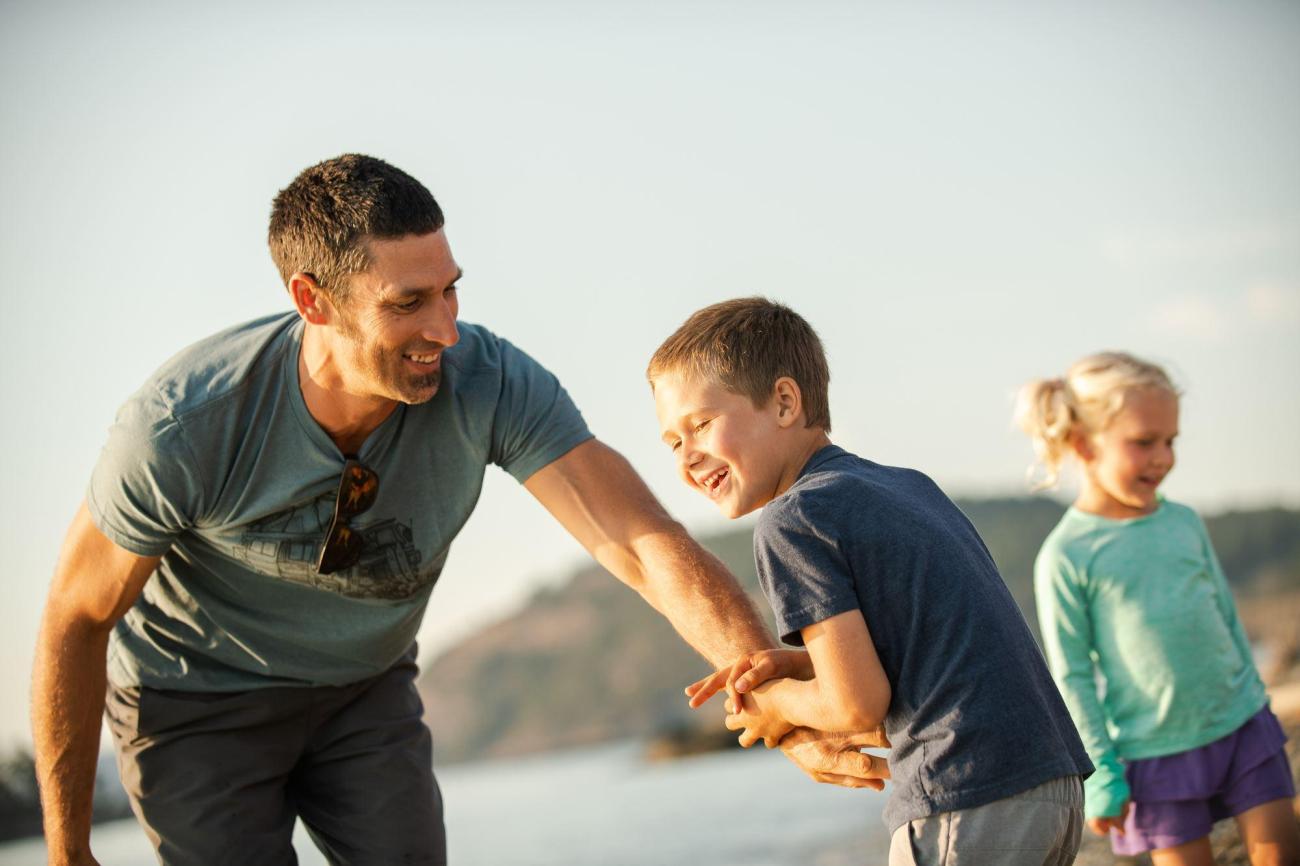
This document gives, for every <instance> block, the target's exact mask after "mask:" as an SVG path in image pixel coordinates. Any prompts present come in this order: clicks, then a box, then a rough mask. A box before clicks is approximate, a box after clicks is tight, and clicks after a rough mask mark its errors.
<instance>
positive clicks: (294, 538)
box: [231, 493, 436, 600]
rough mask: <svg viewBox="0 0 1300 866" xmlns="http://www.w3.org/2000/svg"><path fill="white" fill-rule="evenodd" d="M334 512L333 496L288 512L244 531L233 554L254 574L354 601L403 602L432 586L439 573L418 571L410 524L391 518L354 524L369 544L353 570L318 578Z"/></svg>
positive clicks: (357, 531)
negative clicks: (313, 588) (361, 599)
mask: <svg viewBox="0 0 1300 866" xmlns="http://www.w3.org/2000/svg"><path fill="white" fill-rule="evenodd" d="M333 514H334V495H333V494H332V493H331V494H326V495H324V496H321V497H319V498H317V499H315V500H313V501H312V502H308V503H306V504H304V505H298V506H295V507H293V508H288V509H286V510H284V511H279V512H276V513H275V514H272V515H269V516H267V517H264V518H262V519H261V520H258V521H256V522H254V523H250V524H248V526H247V527H245V530H244V534H243V535H242V536H241V537H240V539H239V542H238V543H237V545H236V547H235V548H234V550H233V551H231V552H232V554H233V555H234V556H235V558H236V559H239V560H241V561H243V562H246V563H248V565H249V566H250V567H251V568H253V569H254V570H255V571H258V572H260V573H262V574H267V575H276V576H278V577H281V578H284V579H285V580H292V581H294V582H295V583H304V584H307V585H308V586H313V587H315V588H317V589H324V590H328V591H330V592H336V593H338V594H339V595H345V596H348V597H349V598H375V599H387V600H399V599H404V598H409V597H411V596H412V595H414V594H415V593H416V592H418V591H419V590H420V589H422V588H424V587H425V586H426V585H428V584H429V583H430V582H431V581H432V580H433V579H434V578H435V576H436V571H435V570H433V569H427V570H425V571H424V572H421V571H420V570H419V568H418V566H419V564H420V559H421V554H420V551H419V549H418V548H417V547H416V546H415V543H414V535H413V534H412V532H411V526H410V524H409V523H401V522H399V521H398V520H395V519H394V518H391V517H385V518H381V519H379V520H372V521H370V522H366V523H363V522H362V521H361V519H360V518H354V519H353V520H352V521H350V526H351V527H352V530H353V531H354V532H356V533H358V534H359V535H360V536H361V538H362V542H363V544H364V547H363V548H362V551H361V559H360V560H358V561H357V564H356V565H354V566H352V567H351V568H346V569H342V570H340V571H336V572H334V573H333V574H317V573H316V558H317V557H318V556H319V555H320V546H321V544H323V543H324V541H325V533H326V531H327V530H328V529H329V523H330V518H331V517H332V516H333Z"/></svg>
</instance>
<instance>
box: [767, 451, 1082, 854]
mask: <svg viewBox="0 0 1300 866" xmlns="http://www.w3.org/2000/svg"><path fill="white" fill-rule="evenodd" d="M754 556H755V559H756V561H757V564H758V575H759V579H760V581H761V582H762V585H763V591H764V592H765V593H766V594H767V598H768V600H769V601H770V602H771V604H772V609H773V610H774V611H775V613H776V621H777V626H778V628H779V630H780V632H781V636H782V639H783V640H784V641H786V642H787V643H791V644H795V645H798V644H801V643H802V639H801V637H800V634H799V632H800V630H801V629H803V628H805V627H806V626H810V625H812V624H814V623H818V622H821V621H823V620H825V619H829V618H830V617H833V616H835V615H837V614H841V613H844V612H845V611H850V610H853V609H855V608H856V609H858V610H861V611H862V614H863V617H864V618H865V619H866V622H867V627H868V629H870V631H871V639H872V642H873V643H874V644H875V647H876V652H877V653H878V654H879V656H880V661H881V664H882V665H883V666H884V669H885V674H886V675H887V676H888V678H889V685H890V687H891V688H892V690H893V697H892V699H891V701H890V705H889V714H888V716H887V717H886V719H885V730H886V733H887V734H888V735H889V740H890V743H891V744H892V748H891V750H890V773H891V776H892V778H893V783H892V796H891V797H890V800H889V803H888V804H887V805H886V807H885V811H884V819H885V824H886V825H887V826H888V827H889V831H890V832H891V833H892V832H893V831H894V830H895V829H897V828H898V827H899V826H901V825H902V824H904V823H906V822H907V821H910V820H913V819H915V818H920V817H924V816H926V815H933V814H935V813H938V812H948V811H953V810H956V809H969V808H973V807H975V806H980V805H983V804H985V803H990V802H993V801H994V800H1000V799H1002V798H1004V797H1009V796H1011V795H1012V794H1017V793H1020V792H1021V791H1025V790H1028V789H1029V788H1032V787H1034V786H1036V785H1040V784H1042V783H1044V782H1047V781H1050V780H1052V779H1056V778H1060V777H1061V776H1067V775H1074V774H1080V775H1085V776H1086V775H1088V774H1089V773H1091V772H1092V764H1091V763H1090V762H1089V760H1088V756H1087V753H1086V752H1085V751H1084V748H1083V744H1082V743H1081V742H1080V740H1079V735H1078V733H1077V732H1076V731H1075V728H1074V724H1073V723H1072V722H1071V721H1070V716H1069V713H1068V712H1067V710H1066V708H1065V703H1064V702H1063V701H1062V700H1061V696H1060V693H1059V692H1057V690H1056V686H1055V685H1054V684H1053V682H1052V678H1051V676H1050V675H1049V674H1048V671H1047V665H1046V664H1045V662H1044V661H1043V656H1042V653H1041V651H1040V650H1039V648H1038V645H1037V644H1035V643H1034V639H1033V636H1032V635H1031V634H1030V633H1029V628H1028V626H1026V625H1025V621H1024V618H1023V617H1022V616H1021V615H1020V611H1019V609H1018V608H1017V607H1016V603H1015V601H1014V600H1013V599H1012V598H1011V593H1010V592H1008V591H1007V588H1006V585H1005V584H1004V583H1003V582H1002V577H1001V575H999V574H998V570H997V566H995V565H994V564H993V558H992V557H991V556H990V555H989V552H988V549H987V548H986V547H985V546H984V542H983V541H982V540H981V539H980V537H979V534H978V533H976V531H975V527H973V526H972V525H971V523H970V521H969V520H967V519H966V516H965V515H964V514H962V513H961V511H960V510H959V509H958V508H957V506H956V505H954V504H953V503H952V501H951V500H950V499H948V497H947V496H945V495H944V493H943V491H941V490H940V489H939V488H938V486H937V485H936V484H935V483H934V482H933V481H931V480H930V479H929V478H927V477H926V476H925V475H923V474H922V473H920V472H916V471H914V470H911V469H898V468H894V467H890V466H881V465H879V464H877V463H872V462H871V461H870V460H864V459H862V458H860V457H857V456H855V455H853V454H850V453H849V452H847V451H845V450H844V449H842V448H839V447H836V446H834V445H828V446H826V447H825V448H822V449H821V450H819V451H818V452H817V453H816V454H814V455H813V456H812V458H811V459H810V460H809V461H808V463H807V465H806V466H804V468H803V471H802V472H801V473H800V475H799V478H798V480H796V481H795V483H794V485H793V486H791V488H790V489H789V490H788V491H786V493H784V494H783V495H781V496H780V497H778V498H777V499H775V500H773V501H772V502H771V503H769V504H768V505H767V507H766V508H764V509H763V514H762V516H761V517H760V519H759V521H758V525H757V528H756V529H755V531H754Z"/></svg>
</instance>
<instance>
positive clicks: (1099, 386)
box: [1016, 352, 1300, 866]
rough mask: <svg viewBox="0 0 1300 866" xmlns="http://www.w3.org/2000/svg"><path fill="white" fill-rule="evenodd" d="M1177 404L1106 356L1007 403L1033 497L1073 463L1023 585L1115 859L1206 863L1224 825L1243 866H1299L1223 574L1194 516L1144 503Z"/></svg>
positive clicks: (1158, 379)
mask: <svg viewBox="0 0 1300 866" xmlns="http://www.w3.org/2000/svg"><path fill="white" fill-rule="evenodd" d="M1178 397H1179V393H1178V390H1177V389H1176V388H1175V387H1174V385H1173V383H1172V382H1171V381H1170V379H1169V377H1168V376H1167V375H1166V374H1165V372H1164V371H1163V370H1162V369H1160V368H1159V367H1157V366H1156V365H1154V364H1150V363H1147V362H1145V361H1142V360H1139V359H1138V358H1134V357H1133V356H1131V355H1126V354H1122V353H1118V352H1107V353H1103V354H1099V355H1093V356H1090V357H1087V358H1084V359H1083V360H1081V361H1079V362H1078V363H1076V364H1075V365H1074V366H1072V367H1071V368H1070V370H1069V372H1068V373H1067V374H1066V376H1065V378H1064V379H1047V380H1038V381H1033V382H1030V383H1029V384H1027V385H1025V386H1024V387H1023V388H1022V389H1021V393H1020V396H1019V399H1018V406H1017V409H1016V415H1017V420H1018V422H1019V423H1020V425H1021V427H1022V428H1023V429H1024V430H1025V432H1027V433H1028V434H1029V435H1030V436H1031V437H1032V438H1033V440H1034V446H1035V450H1036V451H1037V452H1038V455H1039V458H1040V460H1041V461H1042V463H1043V464H1044V466H1045V468H1046V470H1047V472H1046V475H1047V477H1046V484H1044V485H1041V486H1047V485H1050V484H1052V483H1055V481H1056V477H1057V473H1058V470H1059V468H1060V465H1061V463H1062V462H1063V460H1064V459H1066V458H1067V457H1068V458H1073V459H1075V460H1076V461H1077V462H1078V463H1079V466H1080V468H1081V470H1082V486H1081V489H1080V492H1079V496H1078V498H1077V499H1076V500H1075V502H1074V505H1073V506H1071V507H1070V509H1069V510H1068V511H1066V513H1065V516H1064V517H1062V518H1061V522H1060V523H1059V524H1057V526H1056V528H1055V529H1054V530H1053V531H1052V533H1051V535H1049V536H1048V538H1047V540H1046V541H1045V542H1044V543H1043V548H1042V550H1041V551H1040V552H1039V555H1038V560H1037V562H1036V563H1035V567H1034V589H1035V594H1036V595H1037V599H1038V620H1039V625H1040V627H1041V630H1042V634H1043V644H1044V646H1045V648H1046V651H1047V658H1048V662H1049V664H1050V667H1051V670H1052V676H1053V677H1054V678H1055V679H1056V683H1057V685H1058V686H1059V687H1060V689H1061V693H1062V695H1063V696H1064V697H1065V701H1066V704H1067V706H1068V707H1069V709H1070V714H1071V715H1072V716H1073V718H1074V722H1075V724H1076V726H1077V727H1078V729H1079V733H1080V735H1082V737H1083V742H1084V744H1085V746H1086V747H1087V749H1088V754H1089V756H1090V757H1091V758H1092V761H1093V763H1094V764H1095V765H1096V767H1097V771H1096V773H1095V774H1094V775H1093V776H1092V777H1091V778H1089V779H1088V780H1087V782H1086V784H1085V800H1084V807H1085V817H1086V819H1087V821H1088V826H1089V828H1091V829H1092V830H1093V831H1094V832H1096V833H1098V834H1100V835H1104V834H1105V833H1106V832H1107V831H1109V832H1110V840H1111V846H1112V847H1113V848H1114V850H1115V853H1116V854H1119V855H1127V856H1132V855H1135V854H1137V853H1139V852H1142V851H1150V852H1151V858H1152V861H1153V862H1154V863H1155V864H1156V866H1165V864H1212V863H1213V862H1214V860H1213V856H1212V855H1211V853H1210V843H1209V839H1208V835H1209V832H1210V828H1211V825H1212V824H1213V823H1214V822H1215V821H1218V820H1220V819H1223V818H1227V817H1229V816H1234V817H1235V818H1236V819H1237V823H1238V825H1239V827H1240V828H1241V835H1242V839H1243V841H1244V842H1245V845H1246V849H1247V851H1248V852H1249V855H1250V859H1251V862H1252V863H1253V864H1260V863H1288V864H1295V863H1300V833H1298V832H1297V828H1296V821H1295V817H1294V815H1293V814H1292V810H1291V798H1292V797H1294V796H1295V786H1294V783H1293V781H1292V777H1291V770H1290V767H1289V765H1288V763H1287V758H1286V753H1285V751H1284V750H1283V743H1284V742H1285V741H1286V736H1285V734H1284V733H1283V732H1282V728H1281V725H1279V724H1278V721H1277V718H1276V717H1275V716H1274V715H1273V713H1272V712H1271V711H1270V709H1269V707H1268V698H1267V695H1266V694H1265V692H1264V685H1263V683H1262V682H1261V681H1260V678H1259V674H1258V673H1257V672H1256V670H1255V665H1254V663H1253V661H1252V660H1251V655H1250V646H1249V644H1248V643H1247V641H1246V635H1245V632H1244V630H1243V629H1242V627H1241V622H1240V621H1239V620H1238V619H1237V613H1236V608H1235V607H1234V605H1233V602H1232V596H1231V595H1230V594H1229V591H1228V585H1227V582H1226V580H1225V579H1224V576H1223V571H1222V569H1221V568H1220V566H1219V562H1218V559H1217V558H1216V557H1215V554H1214V549H1213V548H1212V547H1211V545H1210V539H1209V536H1208V535H1207V534H1206V531H1205V525H1204V524H1203V523H1202V522H1201V520H1200V518H1199V517H1198V516H1197V515H1196V513H1195V512H1194V511H1192V509H1190V508H1188V507H1186V506H1184V505H1178V504H1176V503H1173V502H1169V501H1168V500H1166V499H1164V498H1163V497H1162V496H1161V495H1159V494H1158V493H1157V490H1158V488H1159V487H1160V483H1161V482H1162V481H1164V479H1165V476H1167V475H1168V474H1169V471H1170V470H1171V469H1173V466H1174V439H1175V438H1176V437H1177V436H1178ZM1099 679H1100V680H1101V682H1099V681H1098V680H1099ZM1099 687H1100V688H1099Z"/></svg>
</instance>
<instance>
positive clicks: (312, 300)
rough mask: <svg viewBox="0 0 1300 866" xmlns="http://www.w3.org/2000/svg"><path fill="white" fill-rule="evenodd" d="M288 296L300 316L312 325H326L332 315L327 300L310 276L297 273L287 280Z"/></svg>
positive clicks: (332, 309) (314, 279)
mask: <svg viewBox="0 0 1300 866" xmlns="http://www.w3.org/2000/svg"><path fill="white" fill-rule="evenodd" d="M289 296H290V297H292V298H293V305H294V307H295V308H296V309H297V310H298V315H300V316H302V317H303V318H304V319H306V320H307V321H308V322H310V323H311V324H313V325H326V324H329V321H330V319H331V317H332V316H333V313H334V308H333V306H331V305H330V301H329V298H327V297H326V296H325V292H324V290H322V289H321V287H320V283H318V282H316V278H315V277H313V276H312V275H311V274H308V273H303V272H301V271H300V272H298V273H296V274H294V275H293V276H292V277H290V278H289Z"/></svg>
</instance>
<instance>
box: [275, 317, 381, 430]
mask: <svg viewBox="0 0 1300 866" xmlns="http://www.w3.org/2000/svg"><path fill="white" fill-rule="evenodd" d="M298 387H299V389H301V391H302V399H303V402H304V403H306V404H307V411H308V413H310V414H311V417H312V418H313V419H315V421H316V423H317V424H319V425H320V427H321V429H322V430H324V431H325V433H326V434H328V435H329V437H330V439H332V440H334V444H335V445H337V446H338V448H339V450H340V451H342V452H343V453H344V454H356V453H357V452H358V451H360V450H361V446H362V444H363V443H364V442H365V441H366V437H367V436H369V435H370V434H371V433H373V432H374V431H375V429H376V428H377V427H378V426H379V425H380V424H382V423H384V419H386V418H387V417H388V416H389V415H391V414H393V410H395V409H396V408H397V406H398V403H397V401H396V400H390V399H388V398H386V397H377V396H375V395H372V394H361V393H356V392H355V391H352V390H349V388H348V383H347V382H346V380H345V379H344V378H343V375H342V373H341V372H340V368H339V365H338V364H337V363H336V361H335V358H334V354H333V352H332V350H331V348H330V346H329V345H328V344H327V343H326V342H325V340H324V339H322V338H321V335H320V334H319V333H318V332H317V331H316V330H315V329H314V328H312V327H310V326H308V327H307V328H306V329H305V331H304V332H303V335H302V348H301V349H300V350H299V352H298Z"/></svg>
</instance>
